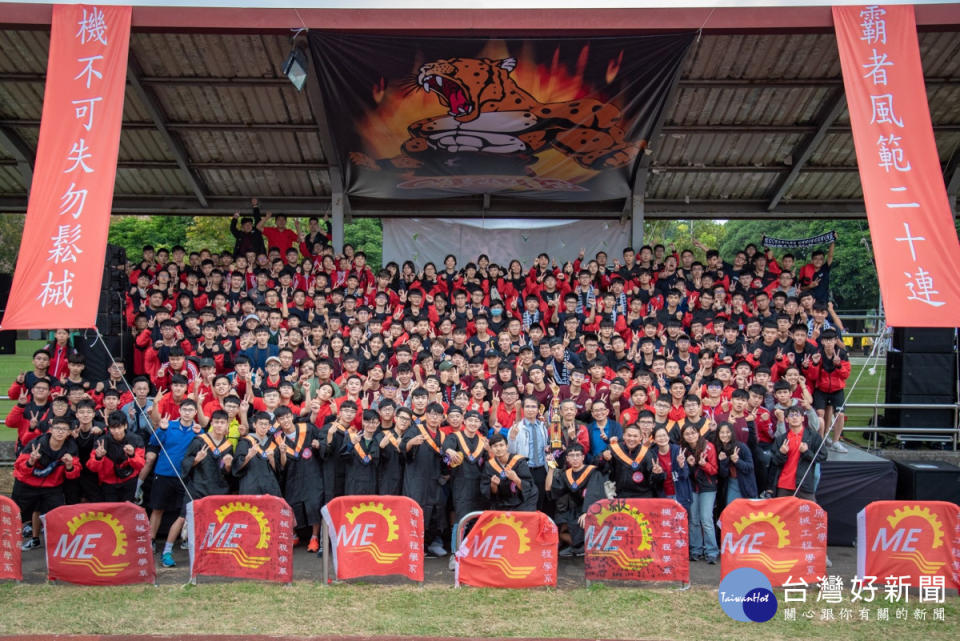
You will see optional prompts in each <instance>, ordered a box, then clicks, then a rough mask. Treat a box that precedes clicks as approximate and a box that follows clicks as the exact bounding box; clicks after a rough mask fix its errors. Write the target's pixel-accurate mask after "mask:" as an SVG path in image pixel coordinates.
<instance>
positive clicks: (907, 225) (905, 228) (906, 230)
mask: <svg viewBox="0 0 960 641" xmlns="http://www.w3.org/2000/svg"><path fill="white" fill-rule="evenodd" d="M903 231H904V233H905V234H906V236H904V237H903V238H894V240H895V241H897V242H898V243H903V242H906V243H909V245H910V257H911V258H913V260H914V262H916V260H917V250H916V248H915V247H914V246H913V241H915V240H926V238H924V237H923V236H911V235H910V223H906V222H905V223H903Z"/></svg>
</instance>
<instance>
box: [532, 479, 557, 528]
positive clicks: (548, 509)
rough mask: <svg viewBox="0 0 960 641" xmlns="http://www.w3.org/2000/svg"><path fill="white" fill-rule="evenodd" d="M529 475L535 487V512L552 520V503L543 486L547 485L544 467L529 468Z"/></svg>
mask: <svg viewBox="0 0 960 641" xmlns="http://www.w3.org/2000/svg"><path fill="white" fill-rule="evenodd" d="M530 475H531V476H533V483H534V485H536V486H537V510H538V511H540V512H543V513H544V514H546V515H547V516H549V517H550V518H553V513H554V503H553V499H552V498H550V496H549V494H547V490H546V489H545V486H546V484H547V468H546V466H541V467H531V468H530Z"/></svg>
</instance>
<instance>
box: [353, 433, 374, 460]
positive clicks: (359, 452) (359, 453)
mask: <svg viewBox="0 0 960 641" xmlns="http://www.w3.org/2000/svg"><path fill="white" fill-rule="evenodd" d="M362 440H363V436H361V437H360V441H357V442H356V443H354V444H353V451H354V452H356V453H357V456H359V457H360V460H361V461H363V462H364V463H369V462H370V454H369V453H368V452H367V451H366V450H364V449H363V446H362V445H360V442H361V441H362Z"/></svg>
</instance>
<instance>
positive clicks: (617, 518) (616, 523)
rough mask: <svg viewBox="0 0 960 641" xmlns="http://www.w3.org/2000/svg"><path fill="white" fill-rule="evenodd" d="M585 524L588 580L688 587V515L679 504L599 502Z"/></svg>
mask: <svg viewBox="0 0 960 641" xmlns="http://www.w3.org/2000/svg"><path fill="white" fill-rule="evenodd" d="M584 525H585V527H584V534H585V536H584V548H585V550H586V557H585V558H584V565H585V570H586V577H587V579H588V580H591V581H681V582H683V583H689V582H690V546H689V540H688V538H687V511H686V510H685V509H683V506H681V505H680V504H679V503H677V502H676V501H674V500H672V499H605V500H603V501H597V502H596V503H594V504H593V505H591V506H590V507H589V508H588V510H587V518H586V521H585V524H584Z"/></svg>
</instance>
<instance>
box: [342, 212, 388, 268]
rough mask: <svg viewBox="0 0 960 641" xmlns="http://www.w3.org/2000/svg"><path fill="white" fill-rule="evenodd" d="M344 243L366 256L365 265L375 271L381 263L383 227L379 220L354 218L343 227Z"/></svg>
mask: <svg viewBox="0 0 960 641" xmlns="http://www.w3.org/2000/svg"><path fill="white" fill-rule="evenodd" d="M343 237H344V242H346V243H349V244H351V245H353V247H354V249H356V250H358V251H362V252H363V253H365V254H366V255H367V264H369V265H370V268H371V269H373V270H374V271H376V270H377V269H379V268H380V267H381V266H382V261H383V225H382V224H381V223H380V219H379V218H355V219H354V220H353V222H351V223H350V224H348V225H344V226H343Z"/></svg>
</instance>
